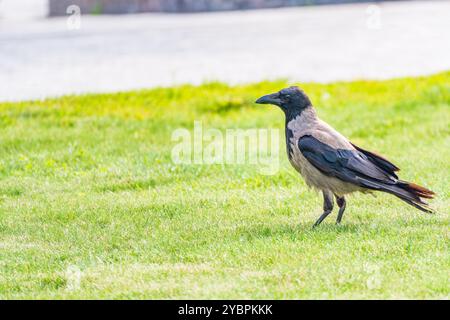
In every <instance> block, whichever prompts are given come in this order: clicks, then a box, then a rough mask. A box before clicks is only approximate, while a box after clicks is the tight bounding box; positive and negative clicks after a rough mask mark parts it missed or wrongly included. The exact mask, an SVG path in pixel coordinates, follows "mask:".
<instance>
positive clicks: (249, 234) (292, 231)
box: [238, 222, 366, 240]
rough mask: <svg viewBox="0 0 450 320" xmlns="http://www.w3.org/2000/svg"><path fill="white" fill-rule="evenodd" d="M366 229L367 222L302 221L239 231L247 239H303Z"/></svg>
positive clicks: (351, 232)
mask: <svg viewBox="0 0 450 320" xmlns="http://www.w3.org/2000/svg"><path fill="white" fill-rule="evenodd" d="M364 229H366V228H365V224H342V225H336V224H332V223H329V224H327V223H323V224H321V225H319V226H317V227H315V228H313V227H312V224H311V223H307V222H302V223H300V224H297V225H286V224H279V225H271V226H267V225H258V226H253V227H251V228H245V229H244V230H243V229H241V230H239V231H238V232H240V233H241V236H243V237H245V238H246V239H247V240H257V239H265V238H291V239H292V240H301V239H305V238H311V237H315V236H320V237H322V236H332V237H334V236H338V235H340V234H356V233H358V232H360V231H362V230H364Z"/></svg>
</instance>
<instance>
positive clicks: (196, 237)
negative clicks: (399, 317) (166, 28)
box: [0, 72, 450, 299]
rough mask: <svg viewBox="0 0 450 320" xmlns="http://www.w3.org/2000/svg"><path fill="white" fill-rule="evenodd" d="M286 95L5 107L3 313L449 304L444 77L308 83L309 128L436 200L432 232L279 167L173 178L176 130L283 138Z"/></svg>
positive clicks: (0, 151)
mask: <svg viewBox="0 0 450 320" xmlns="http://www.w3.org/2000/svg"><path fill="white" fill-rule="evenodd" d="M286 85H287V84H286V83H284V82H282V81H280V82H263V83H258V84H252V85H245V86H235V87H229V86H227V85H224V84H219V83H211V84H205V85H203V86H200V87H193V86H181V87H176V88H167V89H154V90H144V91H136V92H127V93H117V94H102V95H86V96H68V97H62V98H58V99H51V100H45V101H33V102H22V103H2V104H0V298H19V299H22V298H120V299H122V298H124V299H126V298H150V299H153V298H161V299H167V298H226V299H227V298H244V299H246V298H255V299H260V298H261V299H262V298H269V299H271V298H274V299H281V298H285V299H296V298H312V299H320V298H352V299H353V298H438V299H440V298H449V296H450V283H449V275H450V251H449V222H450V220H449V209H450V185H449V182H450V161H449V159H450V72H446V73H441V74H438V75H433V76H430V77H421V78H405V79H395V80H389V81H380V82H378V81H357V82H339V83H332V84H313V83H311V84H304V85H302V87H303V88H304V89H305V91H306V92H307V93H309V94H310V96H311V98H312V100H313V103H314V104H315V105H316V107H317V110H318V113H319V115H320V116H321V117H322V118H323V119H324V120H326V121H327V122H329V123H330V124H331V125H333V126H334V127H335V128H336V129H338V130H339V131H341V132H342V133H344V134H345V135H346V136H347V137H349V138H350V139H351V140H352V141H353V142H354V143H356V144H358V145H360V146H362V147H365V148H367V149H369V150H375V151H378V152H380V153H381V154H383V155H385V156H387V157H388V158H389V159H390V160H392V161H393V162H394V163H395V164H397V165H398V166H399V167H401V168H402V169H403V170H402V171H401V172H400V176H401V178H403V179H406V180H412V181H414V182H416V183H419V184H422V185H424V186H426V187H428V188H430V189H432V190H434V191H435V192H436V193H437V194H438V196H437V198H436V199H435V200H433V201H432V207H433V208H435V209H436V214H435V215H428V214H424V213H422V212H420V211H418V210H416V209H414V208H413V207H410V206H408V205H406V204H405V203H403V202H402V201H400V200H398V199H396V198H395V197H392V196H389V195H384V194H379V195H378V196H377V197H371V196H370V195H360V194H357V195H353V196H351V197H350V198H349V200H348V207H347V211H346V214H345V215H344V219H343V225H342V226H335V225H334V220H335V217H336V210H335V212H334V214H333V215H331V216H330V217H329V218H328V219H327V220H325V221H324V223H323V224H322V225H321V226H320V227H319V228H317V229H315V230H311V225H312V224H313V223H314V221H315V220H316V219H317V218H318V216H319V215H320V214H321V207H322V198H321V196H320V195H319V194H317V193H315V192H313V191H311V190H308V188H307V187H306V185H305V183H304V182H303V180H302V179H301V177H300V176H299V175H298V174H297V173H296V172H295V171H294V169H292V168H291V167H290V165H289V163H288V160H287V157H286V155H285V150H284V132H283V131H282V130H280V156H279V158H280V169H279V171H278V172H277V173H275V174H274V175H262V174H260V173H259V171H258V168H257V166H253V165H175V164H174V163H173V162H172V160H171V150H172V148H173V146H174V142H172V141H171V135H172V132H173V130H175V129H177V128H183V127H184V128H188V129H192V128H193V126H194V120H198V121H201V122H202V124H203V126H204V127H208V128H209V127H210V128H218V129H220V130H225V129H227V128H244V129H245V128H277V129H282V128H283V127H284V116H283V115H282V113H281V111H280V110H278V109H276V108H275V107H270V106H261V105H255V104H253V101H254V100H255V99H256V98H257V97H259V96H261V95H263V94H266V93H270V92H274V91H276V90H279V89H280V88H282V87H284V86H286Z"/></svg>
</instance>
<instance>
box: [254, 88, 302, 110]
mask: <svg viewBox="0 0 450 320" xmlns="http://www.w3.org/2000/svg"><path fill="white" fill-rule="evenodd" d="M255 103H259V104H273V105H276V106H279V107H280V108H281V110H283V111H284V113H285V114H286V116H287V117H295V116H296V115H299V114H300V113H301V112H302V111H303V110H304V109H305V108H307V107H309V106H311V101H310V100H309V98H308V96H307V95H306V93H305V92H303V90H301V89H300V88H299V87H289V88H285V89H283V90H281V91H278V92H277V93H272V94H268V95H265V96H262V97H261V98H259V99H258V100H256V101H255Z"/></svg>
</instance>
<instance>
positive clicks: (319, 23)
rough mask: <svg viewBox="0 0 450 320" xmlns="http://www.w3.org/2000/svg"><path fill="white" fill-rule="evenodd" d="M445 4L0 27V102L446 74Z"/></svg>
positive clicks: (449, 24) (448, 14)
mask: <svg viewBox="0 0 450 320" xmlns="http://www.w3.org/2000/svg"><path fill="white" fill-rule="evenodd" d="M449 31H450V2H449V1H412V2H385V3H382V4H379V5H378V6H374V5H369V4H351V5H339V6H315V7H300V8H289V9H275V10H256V11H244V12H222V13H209V14H185V15H175V14H166V15H165V14H142V15H134V16H82V17H81V29H79V30H70V29H68V27H67V19H66V18H52V19H39V20H26V21H23V20H22V21H19V20H16V21H14V20H5V19H4V20H0V100H1V101H5V100H23V99H31V98H43V97H48V96H57V95H62V94H67V93H83V92H110V91H118V90H128V89H135V88H148V87H153V86H169V85H173V84H178V83H195V84H198V83H202V82H204V81H210V80H221V81H226V82H230V83H242V82H252V81H258V80H263V79H276V78H288V79H291V80H295V81H321V82H326V81H333V80H348V79H356V78H370V79H382V78H390V77H398V76H406V75H420V74H429V73H433V72H438V71H442V70H448V69H450V33H449Z"/></svg>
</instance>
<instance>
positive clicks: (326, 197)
mask: <svg viewBox="0 0 450 320" xmlns="http://www.w3.org/2000/svg"><path fill="white" fill-rule="evenodd" d="M333 205H334V201H333V194H332V193H331V192H329V191H323V213H322V215H321V216H320V217H319V219H317V221H316V223H314V225H313V228H315V227H317V226H318V225H319V224H320V223H321V222H322V221H323V220H324V219H325V218H326V217H327V216H328V215H329V214H330V213H331V211H333Z"/></svg>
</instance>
